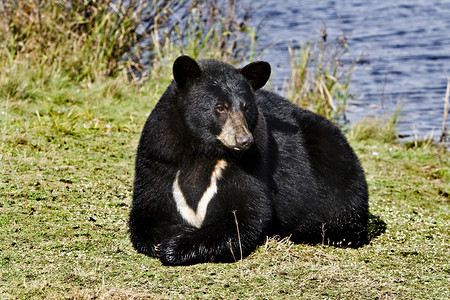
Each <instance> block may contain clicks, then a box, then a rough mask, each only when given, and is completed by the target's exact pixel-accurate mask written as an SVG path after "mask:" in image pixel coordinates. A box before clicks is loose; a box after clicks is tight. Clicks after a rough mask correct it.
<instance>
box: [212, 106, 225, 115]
mask: <svg viewBox="0 0 450 300" xmlns="http://www.w3.org/2000/svg"><path fill="white" fill-rule="evenodd" d="M214 111H215V112H217V113H219V114H224V113H226V112H227V108H226V107H225V106H224V105H222V104H218V105H216V107H214Z"/></svg>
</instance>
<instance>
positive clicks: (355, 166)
mask: <svg viewBox="0 0 450 300" xmlns="http://www.w3.org/2000/svg"><path fill="white" fill-rule="evenodd" d="M270 71H271V69H270V65H269V64H268V63H267V62H262V61H259V62H253V63H250V64H248V65H247V66H245V67H243V68H241V69H236V68H234V67H232V66H231V65H229V64H226V63H223V62H220V61H216V60H208V59H207V60H199V61H195V60H194V59H192V58H190V57H188V56H181V57H179V58H178V59H176V60H175V62H174V65H173V75H174V79H175V80H174V81H173V82H172V83H171V84H170V85H169V87H168V88H167V90H166V91H165V93H164V94H163V95H162V97H161V99H160V100H159V102H158V103H157V105H156V106H155V108H154V110H153V111H152V112H151V114H150V116H149V118H148V120H147V122H146V124H145V126H144V129H143V131H142V135H141V139H140V142H139V146H138V150H137V157H136V174H135V182H134V193H133V205H132V209H131V212H130V218H129V226H130V235H131V241H132V243H133V246H134V248H135V249H136V250H137V251H138V252H140V253H144V254H146V255H149V256H152V257H157V258H159V259H160V260H161V262H162V263H163V264H165V265H189V264H196V263H202V262H233V261H236V260H238V259H241V258H242V257H245V256H247V255H249V254H250V253H251V252H252V251H254V250H255V249H256V248H257V246H258V245H260V244H261V243H262V242H263V241H264V240H265V238H266V236H267V235H278V236H281V237H285V236H290V238H291V240H292V241H294V242H298V243H300V242H305V243H325V244H333V245H337V246H342V247H348V246H349V247H359V246H361V245H363V244H364V243H365V242H366V240H367V230H366V227H367V219H368V192H367V184H366V180H365V176H364V172H363V170H362V168H361V166H360V163H359V160H358V158H357V157H356V155H355V154H354V152H353V150H352V149H351V148H350V146H349V144H348V142H347V140H346V139H345V137H344V136H343V134H342V133H341V132H340V130H339V129H338V128H337V127H336V126H335V125H333V124H332V123H331V122H330V121H328V120H326V119H325V118H323V117H321V116H319V115H317V114H314V113H312V112H310V111H307V110H304V109H301V108H299V107H297V106H295V105H293V104H292V103H290V102H289V101H288V100H286V99H284V98H282V97H281V96H278V95H276V94H274V93H271V92H269V91H266V90H263V89H260V88H261V87H263V86H264V85H265V83H266V82H267V80H268V79H269V76H270Z"/></svg>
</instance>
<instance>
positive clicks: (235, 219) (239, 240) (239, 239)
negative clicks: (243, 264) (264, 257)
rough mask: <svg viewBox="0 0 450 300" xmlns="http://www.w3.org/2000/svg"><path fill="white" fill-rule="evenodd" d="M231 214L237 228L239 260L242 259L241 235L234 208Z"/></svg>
mask: <svg viewBox="0 0 450 300" xmlns="http://www.w3.org/2000/svg"><path fill="white" fill-rule="evenodd" d="M233 215H234V221H235V222H236V229H237V235H238V242H239V251H240V253H241V260H242V258H243V257H242V243H241V235H240V234H239V224H238V220H237V217H236V210H233Z"/></svg>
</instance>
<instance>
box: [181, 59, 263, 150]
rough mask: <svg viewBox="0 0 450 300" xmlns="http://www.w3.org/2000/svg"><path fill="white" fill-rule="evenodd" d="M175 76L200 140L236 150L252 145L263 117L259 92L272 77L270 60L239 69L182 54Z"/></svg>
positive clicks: (187, 118)
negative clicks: (256, 128) (257, 96)
mask: <svg viewBox="0 0 450 300" xmlns="http://www.w3.org/2000/svg"><path fill="white" fill-rule="evenodd" d="M173 75H174V79H175V83H176V90H177V94H178V103H177V104H178V107H179V109H180V111H181V112H182V114H183V117H184V120H185V122H186V126H187V129H188V130H189V131H190V133H191V134H192V136H193V137H194V138H195V139H196V140H197V141H199V142H201V143H203V144H206V145H212V146H213V147H216V148H220V147H225V148H227V149H232V150H233V151H243V150H247V149H248V148H250V147H251V145H252V144H253V142H254V136H253V131H254V129H255V126H256V124H257V122H258V118H259V112H258V108H257V106H256V103H255V91H256V90H257V89H259V88H261V87H263V86H264V85H265V84H266V82H267V80H268V79H269V77H270V65H269V63H267V62H263V61H258V62H253V63H250V64H248V65H246V66H245V67H243V68H241V69H236V68H234V67H233V66H231V65H229V64H226V63H223V62H220V61H217V60H213V59H206V60H199V61H195V60H194V59H192V58H190V57H189V56H181V57H179V58H177V59H176V60H175V62H174V65H173Z"/></svg>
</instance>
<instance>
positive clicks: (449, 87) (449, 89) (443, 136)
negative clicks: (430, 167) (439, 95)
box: [440, 77, 450, 144]
mask: <svg viewBox="0 0 450 300" xmlns="http://www.w3.org/2000/svg"><path fill="white" fill-rule="evenodd" d="M447 80H448V82H447V91H446V92H445V98H444V118H443V120H442V134H441V139H440V142H441V143H444V144H445V141H446V138H447V130H446V126H445V123H446V122H447V116H448V98H449V96H450V77H448V78H447Z"/></svg>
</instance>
